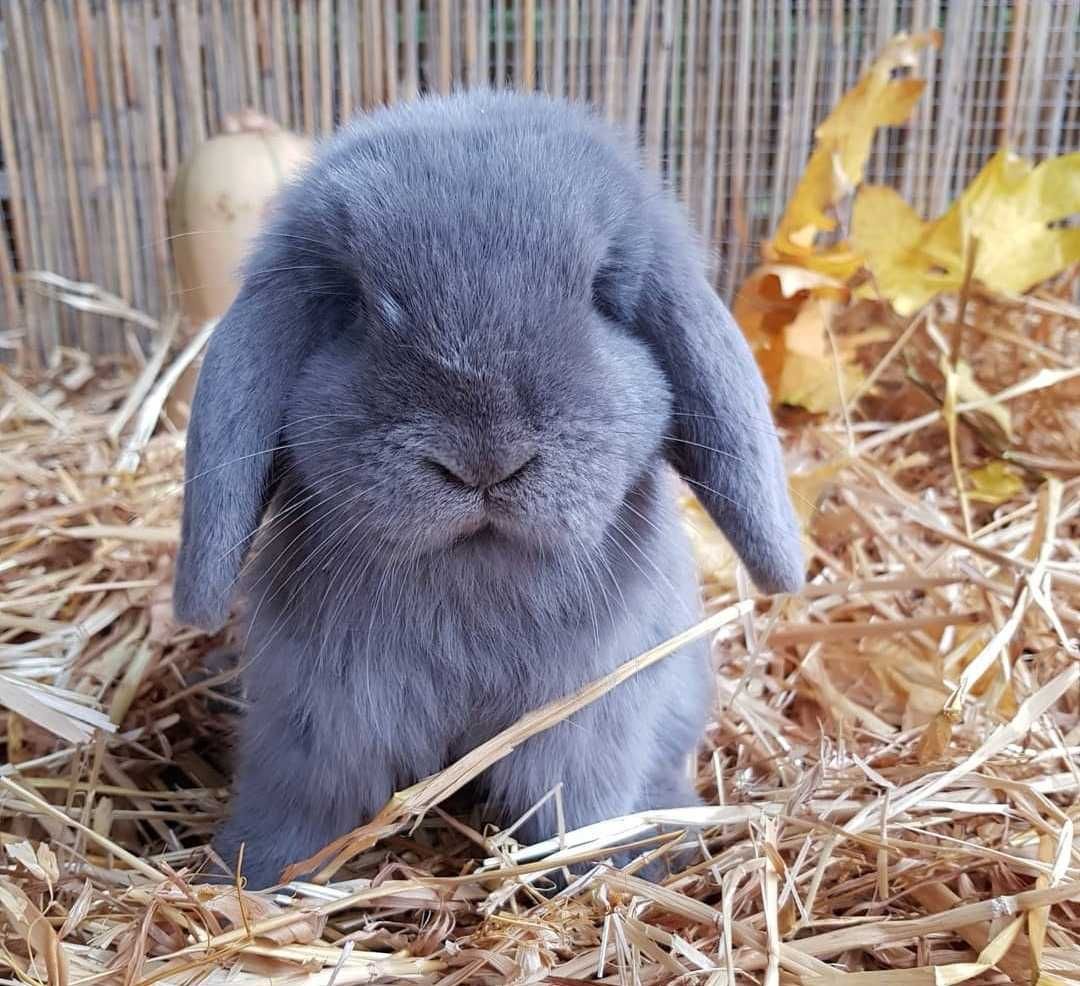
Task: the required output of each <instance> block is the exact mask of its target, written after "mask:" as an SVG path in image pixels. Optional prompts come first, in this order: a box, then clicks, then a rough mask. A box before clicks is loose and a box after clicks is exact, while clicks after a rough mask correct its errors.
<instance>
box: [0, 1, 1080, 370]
mask: <svg viewBox="0 0 1080 986" xmlns="http://www.w3.org/2000/svg"><path fill="white" fill-rule="evenodd" d="M929 27H938V28H939V29H940V30H941V31H942V34H943V38H944V41H943V44H942V46H941V48H940V49H939V50H938V51H936V52H931V53H930V54H928V55H927V56H926V64H925V65H924V66H923V67H922V69H921V74H923V75H924V76H925V78H927V80H928V85H927V91H926V93H925V94H924V96H923V99H922V100H921V101H920V103H919V106H918V108H917V109H916V112H915V114H914V117H913V119H912V120H911V121H910V123H909V124H907V125H904V126H901V127H896V128H893V129H890V130H888V131H885V132H883V133H881V134H880V135H879V136H878V137H877V139H876V143H875V147H874V153H873V154H872V156H871V160H870V163H869V167H868V178H869V180H871V181H881V182H885V183H888V184H891V185H893V186H895V187H897V188H898V189H899V190H900V191H901V192H902V193H903V194H904V196H905V197H906V198H907V199H908V201H910V202H911V203H912V204H913V205H914V206H915V208H916V209H918V210H919V211H920V212H923V213H924V214H929V213H936V212H940V211H941V210H943V209H944V208H945V206H946V205H947V203H948V202H949V201H950V200H951V199H952V198H953V197H954V196H955V195H956V193H957V192H958V191H959V190H960V189H961V188H962V187H963V186H964V185H965V184H966V183H967V182H968V181H969V180H970V178H971V177H972V176H973V175H974V174H975V173H976V172H977V171H978V169H979V168H980V166H981V165H982V164H983V163H984V162H985V161H986V160H987V158H989V156H990V155H991V154H992V153H993V152H994V151H995V150H997V148H998V147H1000V146H1002V145H1003V144H1006V143H1007V144H1008V145H1009V146H1011V147H1013V148H1014V149H1015V150H1016V151H1018V152H1019V153H1021V154H1023V155H1026V156H1029V157H1035V158H1043V157H1047V156H1050V155H1054V154H1058V153H1061V152H1063V151H1067V150H1075V149H1077V148H1080V91H1078V90H1080V80H1078V73H1077V62H1078V52H1080V0H1012V2H995V0H953V2H943V0H727V2H721V0H0V206H2V209H0V224H2V228H0V305H2V308H0V315H2V316H3V318H4V320H5V325H6V328H7V329H8V330H14V331H10V332H9V336H8V337H9V338H13V337H15V336H17V335H19V334H21V335H22V336H24V337H27V338H29V339H30V340H31V341H32V342H33V343H35V344H36V345H37V347H38V348H39V349H40V350H41V351H44V352H46V353H47V352H48V351H49V350H50V349H52V348H54V347H55V346H57V345H79V346H82V347H85V348H89V349H92V350H98V351H111V350H118V349H121V348H123V347H124V346H126V345H128V344H129V341H128V339H127V337H126V336H125V334H124V333H122V332H120V331H119V330H118V329H117V327H116V325H115V323H114V322H112V321H110V320H108V319H103V318H101V317H98V316H93V315H88V314H85V313H75V312H71V311H70V310H68V309H66V308H61V307H60V306H58V305H56V303H55V302H52V301H50V300H49V299H47V298H43V297H40V296H38V295H36V294H35V293H34V291H33V289H32V288H31V287H30V286H29V285H27V284H26V283H25V282H24V281H22V280H21V279H20V278H19V276H18V275H19V272H25V271H30V270H48V271H52V272H54V273H58V274H62V275H64V276H66V277H69V278H73V279H76V280H80V281H89V282H93V283H95V284H97V285H99V286H101V287H102V288H104V289H106V290H108V291H110V292H112V293H114V294H116V295H117V296H119V297H120V298H122V299H124V300H125V301H126V302H128V303H129V304H131V305H133V306H135V307H136V308H139V309H142V310H145V311H148V312H152V313H155V314H158V313H162V312H164V311H167V310H169V309H170V308H171V307H173V306H174V303H175V300H176V296H175V286H174V281H173V275H172V272H171V265H170V259H169V242H168V234H169V230H168V223H167V218H166V207H165V203H166V198H167V195H168V191H169V188H170V184H171V181H172V179H173V177H174V176H175V174H176V171H177V168H178V166H179V164H180V163H181V162H182V161H183V159H184V158H185V156H186V155H187V154H188V153H189V152H190V151H191V150H192V149H193V148H194V147H195V146H197V145H198V144H199V143H200V142H201V141H203V140H204V139H206V137H208V136H209V135H212V134H214V133H216V132H218V130H219V129H220V128H221V125H222V120H223V118H224V117H225V116H226V115H227V114H229V113H235V112H237V111H239V110H242V109H244V108H246V107H252V108H255V109H257V110H259V111H261V112H264V113H266V114H268V115H269V116H271V117H273V118H275V119H276V120H277V121H278V122H279V123H281V124H282V125H283V126H286V127H288V128H291V129H295V130H297V131H300V132H303V133H307V134H311V135H320V134H324V133H327V132H329V131H330V130H332V129H333V128H334V127H335V126H336V125H337V124H338V123H339V122H340V121H341V120H343V119H345V118H348V117H349V116H351V115H353V114H354V113H359V112H364V111H367V110H370V109H372V108H373V107H375V106H378V105H380V104H383V103H391V102H394V101H397V100H401V99H411V98H415V97H416V96H417V95H418V94H420V93H423V92H427V91H434V92H447V91H451V90H453V89H456V88H461V87H469V86H477V85H492V86H514V87H517V88H526V89H530V88H538V89H543V90H545V91H547V92H550V93H553V94H557V95H561V96H565V97H568V98H570V99H574V100H588V101H590V102H591V103H593V104H594V105H595V106H596V107H597V108H598V109H599V111H600V112H602V113H603V114H605V115H606V116H607V117H608V118H610V119H612V120H614V121H617V122H620V123H623V124H626V125H628V126H630V127H633V128H635V129H636V130H637V131H638V133H639V134H640V138H641V143H642V147H643V151H644V154H645V157H646V159H647V161H648V162H649V164H650V165H651V166H652V167H654V168H657V169H659V170H661V171H662V172H663V173H664V174H665V176H666V177H667V178H668V180H669V181H670V183H671V185H672V187H673V188H675V189H676V190H677V192H678V194H679V195H680V196H681V197H682V198H683V199H684V201H685V202H686V204H687V206H688V208H689V210H690V213H691V215H692V216H693V219H694V222H695V223H696V224H697V227H698V229H699V231H700V233H701V235H702V237H703V238H704V240H705V241H706V242H707V243H708V244H709V245H710V246H711V247H712V248H713V251H712V253H713V256H714V258H715V260H716V264H715V279H716V284H717V287H718V289H719V290H720V291H721V293H722V294H724V295H725V296H730V294H731V293H732V291H733V290H734V288H735V286H736V285H737V284H738V282H739V280H740V279H741V278H742V277H743V276H744V275H745V274H746V272H747V271H748V270H749V269H750V267H751V266H752V264H753V263H754V262H755V260H756V258H757V251H758V246H759V244H760V242H761V240H762V239H763V238H765V237H766V236H767V235H768V233H769V231H770V230H771V228H772V227H773V226H774V225H775V223H776V221H777V219H778V217H779V215H780V213H781V212H782V210H783V207H784V204H785V203H786V201H787V199H788V197H789V196H790V194H791V192H792V189H793V188H794V185H795V183H796V182H797V180H798V178H799V175H800V173H801V170H802V167H803V165H804V163H805V161H806V159H807V157H808V156H809V153H810V150H811V148H812V146H813V139H814V128H815V126H816V125H817V124H818V123H819V122H820V121H821V120H822V119H823V118H824V116H825V115H826V114H827V112H828V110H829V109H830V108H831V107H832V106H833V105H834V104H835V103H836V101H837V100H838V99H839V97H840V95H841V94H842V93H843V91H844V90H845V89H846V88H847V87H848V86H850V85H851V84H852V83H854V81H855V80H856V79H857V78H858V76H859V73H860V72H861V71H862V70H863V69H864V68H865V67H866V65H867V64H868V62H869V61H870V59H871V58H872V57H873V55H874V54H875V52H876V51H877V50H879V49H880V47H881V46H882V45H883V44H884V43H885V42H886V41H887V40H888V39H889V38H890V37H892V36H893V35H894V34H895V33H896V32H898V31H919V30H925V29H927V28H929Z"/></svg>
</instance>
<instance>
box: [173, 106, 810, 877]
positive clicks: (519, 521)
mask: <svg viewBox="0 0 1080 986" xmlns="http://www.w3.org/2000/svg"><path fill="white" fill-rule="evenodd" d="M676 474H678V475H681V476H682V477H683V478H684V479H685V480H686V481H687V482H689V483H690V484H691V486H692V488H693V489H694V491H695V492H696V493H697V495H698V497H699V498H700V499H701V501H702V503H703V505H704V507H705V508H706V509H707V510H708V512H709V513H710V514H711V516H712V517H713V518H714V519H715V520H716V522H717V523H718V524H719V526H720V528H721V529H722V530H723V532H724V533H725V535H726V537H727V538H728V539H729V541H730V542H731V544H732V545H733V547H734V549H735V550H736V551H737V553H738V555H739V556H740V558H741V560H742V562H743V563H744V565H745V567H746V569H747V571H748V573H749V574H750V576H751V577H752V578H753V580H754V581H755V582H756V584H757V585H758V586H759V587H760V588H761V589H762V590H764V591H766V592H782V591H787V592H790V591H795V590H797V588H798V587H799V585H800V584H801V581H802V577H803V559H802V554H801V546H800V539H799V532H798V525H797V523H796V520H795V516H794V513H793V511H792V508H791V503H790V501H789V498H788V492H787V484H786V480H785V474H784V470H783V463H782V455H781V449H780V445H779V441H778V438H777V435H776V431H775V428H774V426H773V424H772V418H771V415H770V405H769V400H768V397H767V393H766V390H765V388H764V385H763V381H762V378H761V376H760V374H759V371H758V369H757V367H756V364H755V361H754V359H753V356H752V354H751V352H750V351H749V349H748V347H747V345H746V343H745V342H744V340H743V337H742V335H741V334H740V332H739V330H738V328H737V327H736V326H735V324H734V322H733V320H732V318H731V316H730V315H729V314H728V312H727V310H726V309H725V307H724V305H723V304H722V303H721V301H720V300H719V298H718V297H717V295H716V294H715V293H714V291H713V290H712V288H711V287H710V285H709V282H708V279H707V276H706V269H705V264H704V261H703V257H702V254H701V251H700V250H699V248H698V247H697V245H696V244H695V241H694V237H693V235H692V234H691V232H690V228H689V224H688V222H687V220H686V218H685V216H684V215H683V213H682V210H681V209H680V207H679V206H678V204H677V203H676V201H675V199H674V197H673V196H672V195H670V194H669V193H668V192H667V191H666V190H665V188H664V187H663V185H662V183H661V182H660V180H659V179H657V178H655V177H653V176H652V175H651V174H650V173H648V172H647V171H646V169H645V168H644V167H643V166H642V165H641V163H640V162H639V158H638V155H637V152H636V150H635V149H634V147H633V143H632V141H631V140H630V139H629V138H628V137H626V136H624V135H621V134H620V133H619V132H617V131H616V130H614V129H613V128H611V127H609V126H608V125H607V124H605V123H604V122H602V121H601V120H600V119H599V118H597V117H596V116H595V115H594V114H593V112H592V111H590V110H588V109H586V108H583V107H581V106H576V105H573V104H570V103H566V102H563V101H558V100H553V99H549V98H547V97H544V96H540V95H523V94H510V93H505V92H502V93H499V92H489V91H482V92H471V93H458V94H454V95H451V96H446V97H434V98H425V99H421V100H419V101H416V102H413V103H411V104H408V105H402V106H397V107H393V108H388V109H382V110H379V111H376V112H374V113H372V114H370V115H369V116H367V117H365V118H362V119H360V120H359V121H354V122H353V123H351V124H350V125H348V126H347V127H345V128H344V129H343V130H341V131H340V132H339V133H338V134H337V135H335V136H333V137H332V138H330V139H329V140H328V141H327V142H326V143H325V144H324V146H322V147H321V148H320V149H319V150H318V152H317V153H316V155H315V158H314V160H313V161H312V162H311V164H310V165H309V166H308V167H307V170H306V171H304V172H303V173H302V174H301V175H300V176H299V177H298V178H297V179H296V180H295V181H294V182H292V183H291V184H290V185H288V186H287V187H286V188H285V189H284V190H283V191H282V192H281V194H280V196H279V198H278V200H277V202H276V203H275V205H274V207H273V209H272V212H271V214H270V216H269V218H268V220H267V223H266V226H265V228H264V231H263V232H262V234H261V236H260V237H259V239H258V241H257V243H256V245H255V247H254V248H253V251H252V253H251V256H250V258H249V260H248V262H247V264H246V267H245V270H244V272H243V278H242V287H241V289H240V291H239V294H238V295H237V297H236V299H235V301H234V303H233V304H232V306H231V308H230V309H229V310H228V312H227V313H226V314H225V315H224V317H223V318H222V320H221V322H220V324H219V325H218V326H217V328H216V329H215V331H214V332H213V334H212V337H211V339H210V342H209V345H208V347H207V350H206V353H205V357H204V360H203V365H202V368H201V371H200V375H199V381H198V385H197V391H196V394H195V398H194V401H193V406H192V414H191V419H190V427H189V430H188V437H187V452H186V486H185V498H184V504H183V517H182V530H181V545H180V549H179V552H178V557H177V571H176V579H175V586H174V605H175V612H176V614H177V617H178V618H179V619H180V620H182V621H184V622H186V623H189V624H194V625H197V626H199V627H202V628H205V629H207V630H214V629H217V628H219V627H221V626H222V625H223V624H224V623H225V622H226V620H227V618H228V616H229V614H230V611H231V607H232V605H233V603H234V601H236V600H237V599H240V600H242V601H243V617H242V621H241V624H240V626H241V629H242V636H243V639H244V657H243V661H244V665H245V670H244V675H245V690H246V693H247V695H248V698H249V700H250V708H249V709H248V710H247V712H246V714H245V717H244V720H243V725H242V728H241V735H240V740H239V751H238V755H239V768H238V773H237V777H236V781H235V789H234V794H233V802H232V805H231V813H230V817H229V819H228V820H227V822H226V823H225V825H224V827H223V828H222V830H221V831H220V833H219V834H218V836H217V839H216V843H215V844H216V848H217V849H218V851H219V852H220V853H221V855H222V857H223V858H224V859H226V860H229V861H230V862H231V861H235V859H236V857H237V852H238V849H239V848H240V846H241V844H243V845H244V873H245V875H246V877H247V879H248V882H249V885H252V886H257V887H265V886H268V885H271V884H274V883H275V881H277V880H278V879H279V878H280V874H281V872H282V869H283V868H284V867H285V866H287V865H288V864H291V863H293V862H295V861H297V860H302V859H306V858H308V857H309V856H310V855H311V854H312V853H314V852H315V851H317V850H318V849H320V848H321V847H322V846H324V845H325V844H327V843H328V842H330V841H331V840H333V839H334V838H335V837H337V836H339V835H341V834H342V833H344V832H346V831H348V830H350V829H351V828H353V827H355V826H357V825H359V824H361V823H363V822H364V821H366V820H368V819H370V818H371V817H372V816H373V815H374V814H375V813H376V812H377V811H378V810H379V809H380V808H381V807H382V806H383V805H384V804H385V802H386V801H387V800H388V799H389V798H390V797H391V795H392V794H393V793H394V792H395V791H396V790H400V789H401V788H403V787H405V786H407V785H409V784H412V783H414V782H416V781H417V780H419V779H421V778H423V777H425V776H427V775H430V774H432V773H434V772H436V771H439V770H440V769H442V768H444V767H446V766H447V765H448V764H450V763H451V762H453V761H454V760H455V759H456V758H458V757H460V756H462V755H463V754H464V753H466V752H467V751H469V750H470V749H472V748H474V747H475V746H476V745H477V744H479V743H481V742H483V741H484V740H486V739H488V738H489V737H491V736H493V735H494V734H496V733H497V732H498V731H500V730H502V729H504V728H506V727H507V726H509V725H511V724H512V723H514V722H515V721H516V720H517V719H518V718H519V717H521V716H522V715H523V714H525V713H526V712H528V711H530V710H533V709H535V708H538V707H539V706H541V705H542V704H544V703H546V702H548V701H550V700H553V699H557V698H561V697H565V696H567V695H569V694H572V693H574V692H575V691H576V690H577V689H579V688H580V687H582V686H583V685H585V684H586V683H588V682H590V681H592V680H594V679H596V678H597V677H599V676H601V675H603V674H605V673H607V672H610V671H612V670H613V669H614V668H616V667H617V666H619V665H621V664H622V663H624V662H625V661H627V660H629V659H631V658H633V657H635V656H637V655H638V654H640V653H642V652H643V651H645V650H646V649H648V648H650V647H652V646H654V645H657V644H659V643H661V642H663V641H665V640H667V639H669V638H671V637H672V636H673V635H674V634H676V633H677V632H679V631H682V630H684V629H686V628H688V627H690V626H692V625H693V624H694V623H695V622H696V621H697V620H699V619H700V617H701V602H700V595H699V589H698V583H697V579H696V573H695V566H694V563H693V559H692V555H691V550H690V547H689V545H688V542H687V540H686V538H685V536H684V533H683V530H682V528H681V526H680V521H679V513H678V509H677V500H676V490H677V487H676V479H675V476H676ZM711 680H712V671H711V667H710V660H709V648H708V646H707V644H705V643H704V642H702V643H698V644H694V645H690V646H686V647H685V648H683V649H682V650H681V651H680V652H678V653H676V654H674V655H673V656H671V657H669V658H667V659H666V660H665V661H662V662H660V663H658V664H657V665H654V666H652V667H651V668H649V669H648V670H645V671H643V672H641V673H639V674H638V675H636V676H634V677H632V678H631V679H630V680H628V681H626V682H625V683H623V684H621V685H620V686H619V687H618V688H616V689H614V690H613V691H612V692H610V693H609V694H607V695H606V696H605V697H603V698H602V699H600V700H598V701H596V702H595V703H593V704H591V705H589V706H588V707H586V708H584V709H582V710H581V711H580V712H578V713H576V714H575V715H573V716H572V717H570V718H569V719H568V720H567V721H564V722H562V723H559V724H557V725H555V726H554V727H552V728H550V729H548V730H547V731H546V732H543V733H540V734H539V735H537V736H535V737H533V738H531V739H529V740H528V741H526V742H524V743H522V744H521V746H520V747H518V748H517V749H515V750H514V751H513V752H512V753H510V754H509V755H508V756H506V757H505V758H504V759H502V760H500V761H498V762H496V763H495V764H493V765H492V766H491V767H489V768H488V770H487V771H486V772H485V773H484V774H483V775H482V776H481V778H480V779H479V788H480V793H479V795H478V797H481V798H482V799H483V803H484V804H485V805H486V809H485V810H486V811H487V812H489V813H490V816H491V818H492V820H493V821H497V822H500V823H509V822H511V821H512V820H514V819H517V818H519V817H520V816H522V815H523V814H525V813H526V812H527V811H528V809H530V808H531V807H533V806H534V805H535V804H537V803H538V802H540V801H542V800H543V799H544V797H545V795H547V794H548V793H549V792H551V791H552V790H553V789H555V788H559V787H560V786H561V801H562V811H563V814H564V817H563V822H564V824H565V825H566V826H567V827H568V828H569V829H573V828H575V827H578V826H581V825H585V824H587V823H592V822H596V821H598V820H602V819H605V818H609V817H615V816H619V815H622V814H625V813H628V812H632V811H635V810H640V809H644V808H649V807H654V808H663V807H677V806H684V805H692V804H695V803H698V799H697V796H696V794H695V791H694V788H693V784H692V783H691V781H690V779H689V775H688V772H687V764H688V761H690V760H691V759H692V757H693V755H694V752H695V749H696V746H697V744H698V742H699V741H700V738H701V735H702V733H703V731H704V728H705V726H706V724H707V720H708V715H709V711H710V703H711V699H712V690H711V686H710V682H711ZM558 824H559V822H558V812H557V808H556V804H555V799H553V798H549V799H548V800H547V801H546V802H545V803H544V805H543V807H542V808H541V809H540V810H538V811H536V812H535V813H534V814H533V815H531V817H530V818H529V819H528V821H527V822H526V823H525V824H524V825H523V826H522V828H521V829H520V830H519V832H518V838H519V839H520V840H521V841H523V842H525V843H531V842H535V841H539V840H542V839H546V838H550V837H552V836H553V835H555V834H556V833H557V827H558Z"/></svg>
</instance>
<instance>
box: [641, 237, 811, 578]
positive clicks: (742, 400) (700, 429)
mask: <svg viewBox="0 0 1080 986" xmlns="http://www.w3.org/2000/svg"><path fill="white" fill-rule="evenodd" d="M679 253H680V251H678V250H676V251H674V252H673V255H672V256H669V257H668V258H665V260H662V261H661V263H664V265H665V266H666V267H667V272H666V273H664V272H661V273H659V274H657V272H656V271H653V272H651V275H652V276H651V277H650V278H649V280H650V281H651V282H652V283H650V284H649V286H648V287H647V288H646V290H645V292H644V293H643V294H644V299H643V300H644V304H643V305H642V306H641V308H640V309H639V315H638V319H637V325H638V328H639V331H641V332H642V333H643V335H644V336H645V337H646V340H647V342H648V343H649V345H650V347H651V348H652V350H653V352H654V354H656V355H657V356H658V357H659V358H660V361H661V363H662V365H663V368H664V370H665V371H666V373H667V377H668V381H669V383H670V384H671V388H672V394H673V398H674V404H673V417H672V423H671V430H670V439H669V441H668V447H667V454H668V458H669V460H670V461H671V463H672V464H673V465H674V466H675V468H676V469H678V471H679V472H680V473H682V475H683V477H684V478H685V479H686V480H687V481H688V482H689V483H690V485H691V487H692V488H693V491H694V493H695V494H696V495H697V497H698V499H699V500H700V501H701V503H702V505H703V506H704V507H705V509H706V510H707V511H708V512H709V514H710V515H711V516H712V518H713V520H715V521H716V523H717V524H718V525H719V527H720V529H721V530H722V531H723V532H724V535H725V536H726V537H727V539H728V541H729V542H730V543H731V545H732V547H733V548H734V549H735V551H736V552H737V553H738V555H739V557H740V558H741V559H742V562H743V564H744V565H745V566H746V568H747V571H748V572H749V573H750V577H751V578H752V579H753V580H754V582H755V583H756V584H757V586H758V588H760V589H762V590H763V591H765V592H794V591H797V590H798V588H799V587H800V586H801V585H802V583H803V575H804V562H803V556H802V548H801V545H800V538H799V525H798V522H797V520H796V517H795V513H794V511H793V510H792V507H791V500H790V498H789V496H788V486H787V477H786V474H785V471H784V465H783V457H782V454H781V450H780V443H779V440H778V439H777V435H776V430H775V428H774V426H773V421H772V414H771V410H770V407H769V398H768V394H767V392H766V389H765V384H764V381H763V380H762V378H761V374H760V372H759V370H758V367H757V363H756V362H755V361H754V357H753V355H752V353H751V352H750V348H749V346H747V344H746V341H745V339H744V338H743V335H742V332H741V331H740V330H739V328H738V326H737V325H736V324H735V320H734V319H733V318H732V317H731V315H730V314H729V313H728V310H727V309H726V308H725V307H724V305H723V303H722V302H721V301H720V299H719V298H718V297H717V296H716V293H715V292H714V291H713V290H712V288H711V287H710V286H709V284H708V282H707V281H706V279H705V277H704V274H703V273H702V272H701V270H700V267H699V265H698V264H697V263H696V262H693V261H690V260H689V259H688V260H687V263H686V268H687V270H686V272H685V273H683V272H681V271H676V269H675V267H674V266H668V263H677V262H678V257H679Z"/></svg>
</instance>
